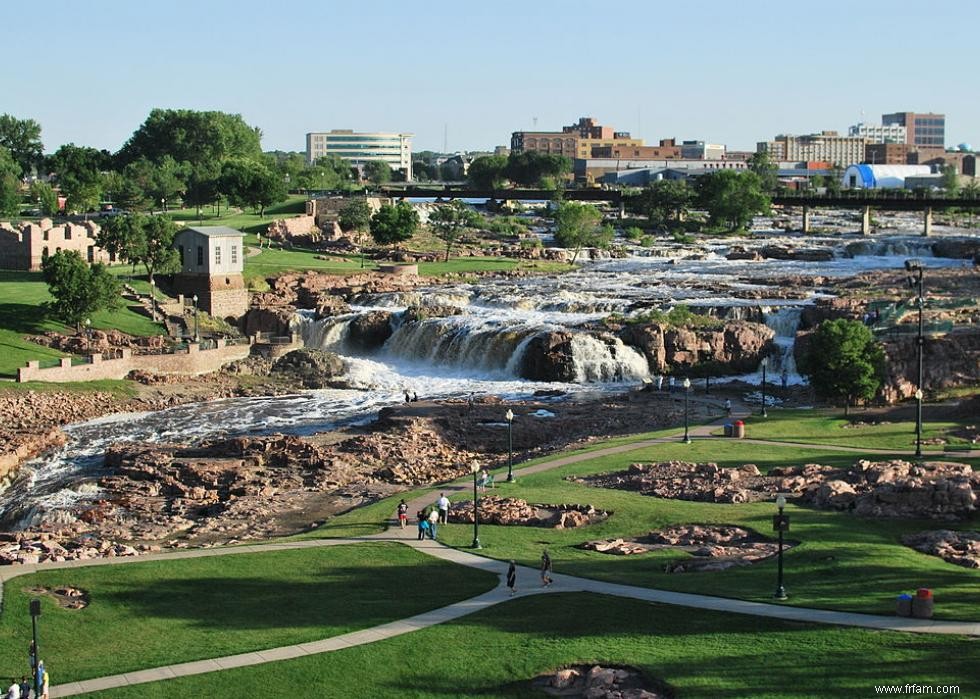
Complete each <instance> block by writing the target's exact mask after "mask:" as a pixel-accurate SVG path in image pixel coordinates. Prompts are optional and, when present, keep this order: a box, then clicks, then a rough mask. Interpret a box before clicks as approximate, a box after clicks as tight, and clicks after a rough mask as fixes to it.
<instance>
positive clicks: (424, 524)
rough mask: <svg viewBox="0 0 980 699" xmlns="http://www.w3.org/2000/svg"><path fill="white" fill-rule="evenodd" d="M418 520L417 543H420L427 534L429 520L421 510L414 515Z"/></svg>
mask: <svg viewBox="0 0 980 699" xmlns="http://www.w3.org/2000/svg"><path fill="white" fill-rule="evenodd" d="M415 516H416V517H418V520H419V541H422V540H423V539H424V538H425V537H426V535H427V534H428V533H429V520H428V518H427V517H426V516H425V513H424V512H423V511H422V510H419V511H418V513H417V514H416V515H415Z"/></svg>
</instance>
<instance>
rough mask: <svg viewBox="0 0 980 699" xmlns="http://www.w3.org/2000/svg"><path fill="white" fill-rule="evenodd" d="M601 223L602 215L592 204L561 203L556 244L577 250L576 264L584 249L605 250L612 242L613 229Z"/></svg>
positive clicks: (558, 209)
mask: <svg viewBox="0 0 980 699" xmlns="http://www.w3.org/2000/svg"><path fill="white" fill-rule="evenodd" d="M601 222H602V213H601V212H600V211H599V209H597V208H596V207H594V206H592V205H591V204H580V203H578V202H574V201H563V202H560V203H559V204H558V207H557V209H556V210H555V242H556V243H558V244H559V245H561V246H562V247H565V248H574V249H575V254H574V255H572V262H573V263H574V262H575V260H576V259H578V254H579V252H580V251H581V250H582V248H583V247H596V248H605V247H608V246H609V243H611V242H612V239H613V230H612V228H611V227H609V226H602V227H600V225H599V224H600V223H601Z"/></svg>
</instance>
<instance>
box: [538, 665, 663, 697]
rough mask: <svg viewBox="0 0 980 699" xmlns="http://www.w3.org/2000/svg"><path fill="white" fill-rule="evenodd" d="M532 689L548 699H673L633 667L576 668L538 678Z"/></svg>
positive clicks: (659, 685)
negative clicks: (556, 697)
mask: <svg viewBox="0 0 980 699" xmlns="http://www.w3.org/2000/svg"><path fill="white" fill-rule="evenodd" d="M531 684H532V686H533V687H535V688H536V689H538V690H540V691H541V692H542V693H544V694H546V695H549V696H560V697H567V698H569V699H670V698H671V697H673V696H674V693H673V692H672V691H669V690H668V689H667V688H666V687H665V686H663V685H661V684H660V683H652V682H650V681H649V680H648V679H647V678H646V677H645V676H644V674H643V673H642V672H640V671H639V670H637V669H635V668H630V667H603V666H601V665H575V666H572V667H565V668H562V669H560V670H556V671H554V672H549V673H547V674H544V675H541V676H539V677H536V678H535V679H534V680H533V681H532V683H531Z"/></svg>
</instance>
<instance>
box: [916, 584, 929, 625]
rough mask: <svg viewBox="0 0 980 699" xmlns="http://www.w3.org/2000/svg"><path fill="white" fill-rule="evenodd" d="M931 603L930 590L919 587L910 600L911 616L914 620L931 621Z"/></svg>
mask: <svg viewBox="0 0 980 699" xmlns="http://www.w3.org/2000/svg"><path fill="white" fill-rule="evenodd" d="M933 603H934V599H933V597H932V590H930V589H929V588H927V587H920V588H919V589H918V590H916V591H915V597H913V598H912V616H914V617H915V618H916V619H932V610H933Z"/></svg>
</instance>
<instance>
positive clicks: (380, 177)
mask: <svg viewBox="0 0 980 699" xmlns="http://www.w3.org/2000/svg"><path fill="white" fill-rule="evenodd" d="M364 177H365V178H366V179H367V181H368V182H370V183H371V184H373V185H375V186H378V187H380V186H381V185H383V184H385V183H386V182H391V165H389V164H388V163H386V162H385V161H383V160H371V161H370V162H367V163H364Z"/></svg>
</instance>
